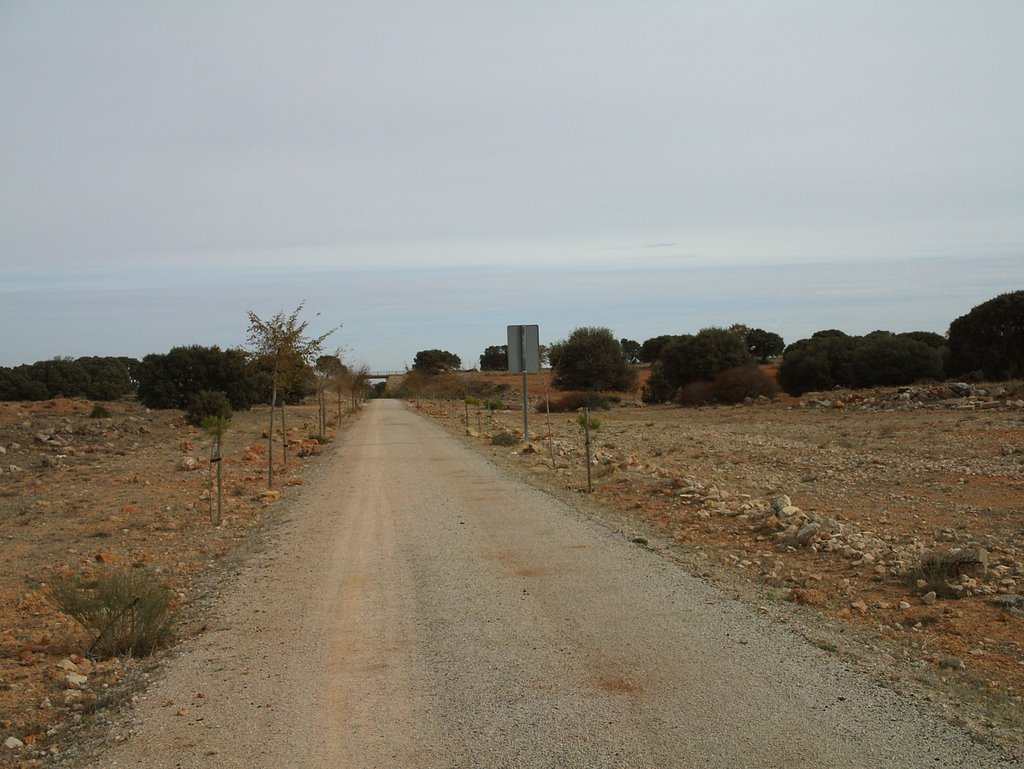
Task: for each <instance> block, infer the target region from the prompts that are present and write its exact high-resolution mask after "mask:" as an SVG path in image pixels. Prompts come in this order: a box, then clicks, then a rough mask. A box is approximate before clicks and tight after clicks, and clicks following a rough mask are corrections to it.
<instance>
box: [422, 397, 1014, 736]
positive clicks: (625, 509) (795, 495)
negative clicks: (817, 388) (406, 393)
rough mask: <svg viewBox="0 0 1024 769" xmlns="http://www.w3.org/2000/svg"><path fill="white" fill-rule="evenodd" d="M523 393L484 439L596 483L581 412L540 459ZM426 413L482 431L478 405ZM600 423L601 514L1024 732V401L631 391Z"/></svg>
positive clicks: (966, 713) (890, 674)
mask: <svg viewBox="0 0 1024 769" xmlns="http://www.w3.org/2000/svg"><path fill="white" fill-rule="evenodd" d="M531 387H532V386H531ZM537 389H539V388H537ZM533 392H534V390H532V389H531V393H533ZM508 397H509V399H510V400H513V402H512V403H511V407H510V410H508V411H501V412H495V413H491V414H488V413H487V412H480V413H477V411H476V410H475V409H471V410H470V418H469V433H470V435H471V440H473V441H474V442H477V443H479V444H482V445H484V446H488V447H489V450H490V451H491V452H492V453H493V454H494V455H495V457H496V458H497V459H499V460H500V461H502V462H505V463H508V464H509V465H510V466H512V467H515V468H519V469H520V470H522V471H525V472H527V473H528V474H529V475H530V476H532V477H533V479H534V482H535V483H538V484H540V485H542V486H546V487H548V488H551V489H554V490H558V489H561V490H563V491H565V490H575V491H578V490H581V489H584V488H585V486H586V471H585V463H584V462H585V460H584V459H583V456H584V447H583V436H582V430H581V428H580V426H579V424H578V421H577V415H576V414H568V415H566V414H557V415H552V416H551V423H550V428H549V425H548V422H547V420H546V418H545V417H544V415H543V414H538V413H532V414H531V428H530V429H531V439H532V442H533V445H532V447H531V448H530V449H527V450H525V451H524V450H523V446H522V444H521V437H522V412H521V407H518V406H517V405H516V404H515V403H514V397H515V396H514V393H509V396H508ZM538 401H539V402H542V401H541V399H539V398H538ZM421 407H422V408H423V409H424V410H425V411H427V412H429V413H431V414H433V415H434V416H436V417H437V418H439V419H441V420H442V421H444V422H445V423H446V424H448V425H449V426H450V427H451V428H452V429H453V430H456V431H459V432H462V433H465V432H466V426H465V422H464V420H465V408H464V406H463V404H461V403H457V402H449V403H445V402H441V401H423V402H422V404H421ZM535 408H536V404H535ZM517 409H518V410H517ZM594 416H595V417H596V418H597V419H598V420H599V421H600V427H599V428H598V429H596V430H594V431H593V432H592V435H591V438H592V451H593V455H592V456H593V458H592V467H591V471H592V476H593V483H594V494H593V500H594V502H595V503H596V504H597V505H598V506H600V507H603V508H605V509H608V510H611V511H614V512H615V513H616V514H617V515H621V516H625V517H627V519H628V520H631V521H633V522H634V525H636V527H637V530H638V531H639V532H641V533H643V535H644V536H650V537H653V538H656V539H657V540H658V541H659V542H660V543H662V544H663V545H665V546H667V547H668V548H669V549H671V550H674V551H675V552H676V553H678V554H679V555H680V557H683V558H688V559H690V561H691V562H692V563H693V564H694V565H695V567H696V568H698V569H700V570H704V571H706V573H708V574H713V573H717V574H719V575H720V576H721V578H723V579H727V580H735V579H738V580H739V583H743V584H745V585H747V586H748V587H749V588H750V589H752V590H754V593H753V598H754V600H759V601H767V602H775V605H777V606H779V607H783V608H785V609H786V611H792V612H795V614H794V621H797V622H801V621H804V620H806V621H807V622H811V623H819V624H820V622H822V621H823V622H825V623H826V624H827V625H829V626H831V627H833V628H836V629H837V630H838V632H839V633H840V640H838V641H837V640H835V639H833V640H827V639H826V640H822V641H821V643H822V645H824V646H827V647H848V651H850V652H851V653H862V652H863V653H870V654H872V655H874V656H875V657H877V659H876V663H877V664H876V665H875V670H876V672H877V674H878V675H879V676H880V677H882V678H885V679H887V680H889V683H890V684H891V685H892V686H893V687H894V688H896V689H897V690H898V691H902V692H904V693H906V694H907V696H914V697H920V698H924V699H926V700H934V701H935V702H936V703H937V705H936V706H937V707H939V708H941V709H943V710H944V711H946V713H947V714H948V715H949V716H950V717H951V718H952V719H953V720H956V721H960V722H963V723H965V724H967V725H969V726H970V727H971V728H973V729H974V730H976V731H977V732H978V733H980V734H983V735H988V736H990V737H993V738H994V739H997V740H1001V741H1003V742H1004V743H1006V744H1013V743H1017V744H1020V743H1021V742H1024V706H1022V697H1024V597H1022V594H1024V547H1022V545H1021V542H1022V536H1024V400H1021V399H1020V394H1019V393H1017V392H1016V391H1014V390H1008V389H1006V388H1004V387H1000V386H994V387H988V388H986V387H971V386H963V387H960V386H956V387H954V388H952V389H951V388H950V387H949V386H938V387H934V388H901V389H899V390H897V389H890V390H877V391H866V392H842V393H828V394H810V395H808V396H805V397H803V398H800V399H791V398H783V399H780V400H779V401H776V402H767V403H759V404H749V405H745V406H738V407H717V408H700V409H692V408H690V409H683V408H677V407H661V406H659V407H650V406H646V407H645V406H643V405H642V404H640V403H638V402H628V403H625V404H624V405H622V406H620V407H617V408H615V409H613V410H611V411H607V412H595V413H594ZM481 433H482V434H481ZM496 436H497V440H495V437H496ZM510 436H511V438H513V440H511V441H510V440H509V437H510ZM515 438H518V439H519V440H518V441H517V440H514V439H515ZM494 442H497V443H501V442H506V443H512V444H513V445H511V446H508V447H504V448H502V447H498V446H495V445H493V443H494ZM801 618H803V619H801ZM843 637H846V638H855V639H856V641H855V642H854V643H852V644H845V643H843V642H842V638H843ZM922 681H923V682H924V684H923V688H921V686H922V684H921V682H922Z"/></svg>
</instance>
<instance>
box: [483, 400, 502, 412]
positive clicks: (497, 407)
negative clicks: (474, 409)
mask: <svg viewBox="0 0 1024 769" xmlns="http://www.w3.org/2000/svg"><path fill="white" fill-rule="evenodd" d="M484 408H486V409H489V410H490V411H504V410H505V401H503V400H501V399H500V398H488V399H487V400H485V401H484Z"/></svg>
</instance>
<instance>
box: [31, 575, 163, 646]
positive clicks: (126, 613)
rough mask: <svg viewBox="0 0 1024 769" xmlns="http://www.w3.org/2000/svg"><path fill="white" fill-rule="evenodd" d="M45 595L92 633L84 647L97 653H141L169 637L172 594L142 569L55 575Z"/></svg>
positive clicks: (161, 643) (161, 644)
mask: <svg viewBox="0 0 1024 769" xmlns="http://www.w3.org/2000/svg"><path fill="white" fill-rule="evenodd" d="M49 595H50V598H51V600H52V601H53V602H54V603H55V604H56V605H57V606H58V607H59V608H60V610H61V611H63V612H64V613H65V614H67V615H68V616H70V617H72V618H73V619H74V620H75V621H76V622H78V623H79V624H80V625H81V626H82V627H84V628H85V629H86V630H87V631H88V632H89V633H91V634H92V635H93V636H94V638H95V640H94V641H93V643H92V645H91V646H90V648H89V650H88V651H89V653H90V654H94V655H96V656H98V657H114V656H120V655H126V654H127V655H133V656H146V655H148V654H151V653H152V652H154V651H156V650H157V649H158V648H160V647H161V646H163V645H165V644H167V643H168V642H169V641H170V640H171V638H172V637H173V635H174V627H175V624H176V622H177V618H178V612H177V608H176V607H175V604H174V600H173V594H172V593H171V591H170V589H168V588H167V586H166V585H164V584H163V583H162V582H161V581H160V580H159V579H158V578H157V577H156V576H155V575H154V574H153V573H152V572H149V571H146V570H145V569H130V570H124V571H108V572H104V573H101V574H99V575H97V576H95V577H93V578H91V579H88V578H85V577H68V578H58V579H55V580H53V581H52V582H51V583H50V586H49Z"/></svg>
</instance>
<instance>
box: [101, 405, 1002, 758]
mask: <svg viewBox="0 0 1024 769" xmlns="http://www.w3.org/2000/svg"><path fill="white" fill-rule="evenodd" d="M329 461H330V462H331V466H330V467H329V468H327V472H325V473H323V474H322V475H321V478H320V481H319V482H317V483H315V484H313V483H310V484H308V485H307V486H306V487H305V489H304V491H303V492H302V494H301V495H300V496H299V497H297V498H296V499H295V501H294V502H293V503H292V504H293V505H294V507H293V513H292V516H291V520H290V521H289V523H287V524H286V525H284V526H282V527H281V528H280V530H279V532H278V538H279V541H278V542H277V543H276V545H275V546H274V547H273V548H272V549H271V550H270V551H268V552H267V553H265V554H264V555H262V556H260V557H259V558H258V559H256V560H255V561H254V562H253V563H252V564H251V565H250V566H248V567H246V568H245V569H244V570H243V571H242V572H241V573H240V574H239V575H238V584H237V586H236V588H235V589H234V590H233V591H232V592H231V593H230V594H229V595H228V596H227V597H226V598H225V599H224V601H223V603H222V604H221V605H220V606H219V607H218V609H217V612H216V616H215V617H213V618H212V619H211V629H210V630H209V631H208V632H207V633H205V634H203V635H202V636H200V637H198V638H196V639H194V640H192V641H190V642H189V643H187V644H185V645H183V646H182V647H181V648H180V650H179V651H178V653H177V655H176V658H175V659H174V660H173V661H172V662H171V664H170V665H169V668H168V670H167V673H166V675H165V677H164V678H163V680H162V681H160V682H159V683H158V684H157V685H155V686H153V687H152V688H151V689H150V690H149V692H148V693H147V694H146V695H145V697H144V698H143V699H142V700H141V701H140V702H139V704H138V707H137V709H136V711H135V720H136V726H135V729H134V732H135V733H134V734H133V735H131V736H130V738H129V739H127V740H126V741H125V742H124V743H123V744H122V745H120V746H118V747H116V748H114V749H113V750H112V751H111V752H110V753H109V754H108V756H107V757H106V759H105V761H104V762H103V763H102V764H101V765H102V766H105V767H138V766H145V767H151V768H152V769H158V768H159V767H182V768H185V767H208V766H218V767H246V768H247V769H251V768H252V767H283V766H287V767H317V768H319V767H324V768H326V767H331V769H340V768H342V767H353V768H356V767H358V768H359V769H370V768H371V767H382V768H383V767H403V768H408V767H422V768H423V769H428V768H429V769H441V768H443V767H451V769H472V768H477V767H478V768H479V769H498V768H499V767H501V768H509V769H511V768H512V767H522V768H523V769H526V768H527V767H529V768H530V769H541V768H543V767H654V766H657V767H672V766H700V767H707V768H709V769H712V768H716V767H723V768H724V767H729V769H733V768H734V767H751V768H753V767H786V768H787V769H795V768H798V767H815V768H820V767H824V766H828V767H851V768H853V767H869V766H870V767H900V768H901V769H906V768H909V767H925V766H928V767H935V766H942V767H971V769H981V768H982V767H1010V766H1017V764H1013V763H1008V762H1006V761H1004V760H1001V759H1000V758H999V757H998V755H997V754H996V753H994V752H992V751H990V750H988V749H987V748H985V747H984V746H981V745H978V744H976V743H974V742H972V741H971V740H970V738H968V737H967V736H965V735H964V734H962V733H960V732H957V731H955V730H952V729H951V728H950V727H949V726H948V725H947V724H946V723H945V722H942V721H939V720H936V719H933V718H930V717H928V716H925V715H923V714H922V713H920V712H919V711H917V710H916V709H915V708H914V707H913V706H912V705H911V704H908V703H907V702H905V701H903V700H901V699H899V698H898V697H897V696H896V695H894V694H892V693H891V692H889V691H887V690H885V689H882V688H879V687H877V686H875V685H873V684H870V683H868V682H867V681H866V680H864V679H863V678H861V677H859V676H858V675H857V674H855V673H853V672H851V671H849V670H847V669H845V668H844V666H843V665H842V664H841V663H840V662H838V661H837V660H836V659H835V658H834V657H832V656H831V655H829V654H827V653H826V652H824V651H822V650H820V649H818V648H816V647H814V646H812V645H810V644H808V643H807V642H806V641H804V640H802V639H801V638H799V637H798V636H797V635H795V634H794V633H792V632H790V631H789V630H788V629H787V628H786V627H784V626H781V625H778V624H775V623H772V622H771V621H770V620H769V619H767V618H766V617H763V616H761V615H760V614H758V613H757V612H756V611H755V610H753V609H751V608H749V607H747V606H745V605H743V604H741V603H738V602H735V601H733V600H731V599H729V598H727V597H725V596H724V595H723V594H721V593H719V592H717V591H716V590H715V589H714V588H712V587H710V586H708V585H707V584H705V583H704V582H702V581H700V580H698V579H695V578H693V577H691V576H689V575H688V574H686V573H685V572H684V571H683V570H682V569H681V567H680V566H679V565H677V564H676V563H674V562H672V561H669V560H666V559H664V558H662V557H660V556H659V555H657V554H656V553H653V552H651V551H650V550H648V549H646V548H645V547H643V546H642V545H640V544H636V543H633V542H630V541H629V540H628V539H627V538H625V537H623V536H621V535H620V534H617V533H615V532H613V531H611V530H610V529H608V528H606V527H604V526H602V525H600V524H598V523H596V522H594V521H592V520H590V519H588V518H586V517H584V516H582V515H581V514H579V513H577V512H575V511H574V510H572V509H571V508H569V507H567V506H566V505H564V504H563V503H561V502H559V501H557V500H556V499H555V498H553V497H551V496H549V495H546V494H544V493H542V492H540V491H537V490H535V489H533V488H530V487H527V486H525V485H523V484H522V483H519V482H516V481H515V480H512V479H510V478H509V477H507V475H505V474H504V473H503V472H501V471H500V470H499V469H498V468H496V467H495V466H494V465H493V464H491V463H490V462H488V460H487V459H485V458H483V457H481V456H480V455H479V454H477V453H475V452H474V451H472V450H471V449H469V448H467V447H466V446H464V445H462V444H461V443H460V442H459V441H458V440H456V439H454V438H453V437H452V436H450V435H449V434H447V433H446V432H445V431H444V430H443V429H442V428H440V427H438V426H437V425H435V424H433V423H431V422H429V421H428V420H426V419H424V418H422V417H420V416H418V415H416V414H413V413H411V412H410V411H408V410H407V409H406V408H405V407H404V406H403V405H402V404H400V403H398V402H395V401H377V402H374V403H373V404H371V406H370V407H369V408H368V409H367V410H366V412H365V414H364V415H363V416H362V418H361V419H360V421H359V422H358V423H357V424H356V425H355V426H353V428H352V429H351V430H350V431H349V432H348V434H347V435H346V437H345V438H344V439H343V440H342V441H341V442H340V444H339V446H338V447H337V449H336V451H335V452H334V454H333V456H332V457H330V458H329Z"/></svg>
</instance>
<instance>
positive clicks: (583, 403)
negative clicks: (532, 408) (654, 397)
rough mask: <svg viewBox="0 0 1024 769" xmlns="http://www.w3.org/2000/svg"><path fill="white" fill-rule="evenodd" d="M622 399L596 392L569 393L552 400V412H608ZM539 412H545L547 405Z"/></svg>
mask: <svg viewBox="0 0 1024 769" xmlns="http://www.w3.org/2000/svg"><path fill="white" fill-rule="evenodd" d="M619 400H620V399H619V398H618V397H617V396H614V395H604V394H602V393H594V392H568V393H564V394H562V395H559V396H557V397H555V398H552V399H551V400H550V406H551V411H553V412H555V413H566V412H570V411H579V410H580V409H581V408H588V409H592V410H596V411H607V410H608V409H610V408H611V407H612V404H614V403H617V402H618V401H619ZM537 408H538V410H539V411H545V410H546V409H545V405H544V404H540V405H538V407H537Z"/></svg>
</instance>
